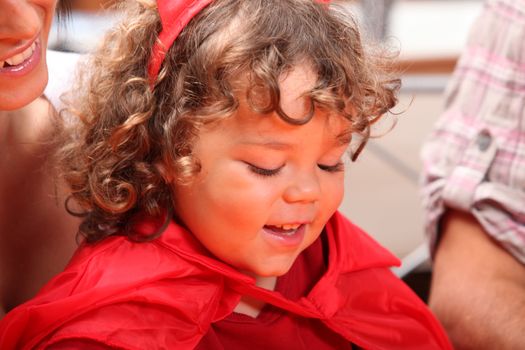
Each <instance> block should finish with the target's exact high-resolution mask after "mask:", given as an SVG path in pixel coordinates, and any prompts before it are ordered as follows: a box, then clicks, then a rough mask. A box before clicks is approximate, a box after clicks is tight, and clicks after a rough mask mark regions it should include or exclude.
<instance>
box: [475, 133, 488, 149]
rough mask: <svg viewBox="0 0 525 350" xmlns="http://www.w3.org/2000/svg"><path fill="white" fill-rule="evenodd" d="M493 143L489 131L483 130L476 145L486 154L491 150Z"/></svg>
mask: <svg viewBox="0 0 525 350" xmlns="http://www.w3.org/2000/svg"><path fill="white" fill-rule="evenodd" d="M491 142H492V136H490V134H489V132H488V131H487V130H483V131H482V132H480V133H479V135H478V137H477V139H476V144H477V145H478V148H479V150H480V151H482V152H484V151H486V150H487V148H489V146H490V144H491Z"/></svg>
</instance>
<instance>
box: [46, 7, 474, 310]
mask: <svg viewBox="0 0 525 350" xmlns="http://www.w3.org/2000/svg"><path fill="white" fill-rule="evenodd" d="M114 2H115V0H73V1H72V10H73V12H72V15H71V18H70V19H69V20H66V21H65V23H61V24H60V25H57V24H55V25H54V30H53V32H52V35H51V37H50V47H51V48H53V49H56V50H63V51H73V52H81V53H85V52H89V51H90V50H92V49H93V48H94V47H95V46H96V45H97V43H98V42H99V40H100V39H101V37H102V36H103V34H104V32H105V31H106V30H107V29H108V28H109V27H111V26H112V25H113V24H114V23H115V22H116V21H117V20H118V18H119V14H118V13H116V12H115V11H113V10H110V7H111V5H112V4H113V3H114ZM482 5H483V1H481V0H361V1H353V2H351V3H350V4H349V5H348V9H349V11H352V12H353V13H354V14H355V17H356V19H357V20H358V22H359V25H360V26H361V30H362V33H363V35H364V36H365V37H366V38H367V39H368V40H374V41H377V42H381V43H385V44H387V45H388V46H389V47H392V48H393V49H395V50H397V51H399V67H400V69H401V71H402V72H403V75H402V80H403V87H402V90H401V95H400V103H399V106H398V107H397V108H396V114H397V113H400V114H399V115H398V116H397V117H395V119H396V123H397V124H396V125H395V127H394V128H393V129H392V130H391V131H390V132H388V133H386V134H385V135H383V136H381V137H379V138H376V139H373V140H371V141H370V142H369V144H368V145H367V147H366V148H365V150H364V152H363V153H362V154H361V155H360V157H359V159H358V160H357V162H355V163H351V164H349V165H348V168H347V169H348V174H347V179H346V188H345V190H346V193H345V198H344V201H343V204H342V206H341V208H340V210H341V211H342V212H343V213H344V214H345V215H346V216H347V217H349V218H350V219H351V220H353V221H354V222H355V223H356V224H358V225H359V226H361V227H362V228H363V229H364V230H365V231H367V232H368V233H369V234H370V235H372V236H373V237H374V238H375V239H376V240H378V241H379V242H380V243H381V244H383V245H384V246H386V247H387V248H388V249H390V250H391V251H392V252H393V253H394V254H395V255H397V256H398V257H399V258H400V259H402V262H403V264H402V266H401V268H398V269H395V273H396V274H398V275H399V276H400V277H401V278H403V279H404V280H405V281H406V282H407V283H408V284H409V285H410V286H411V287H412V288H413V289H414V290H415V291H416V292H417V293H418V295H420V296H421V298H422V299H423V300H426V297H427V290H428V284H429V277H430V274H431V271H430V265H429V264H428V253H427V249H426V246H425V244H424V239H425V238H424V233H423V217H422V209H421V202H420V197H419V188H418V181H419V172H420V168H421V163H420V159H419V152H420V148H421V145H422V143H423V141H424V140H425V137H426V136H427V135H428V133H429V131H430V129H431V127H432V125H433V123H434V121H435V120H436V119H437V117H438V116H439V115H440V113H441V111H442V105H443V95H442V94H443V91H444V89H445V88H446V84H447V81H448V79H449V77H450V74H451V72H452V70H453V68H454V65H455V62H456V60H457V58H458V56H459V54H460V52H461V49H462V47H463V45H464V43H465V41H466V37H467V35H468V31H469V28H470V26H471V24H472V22H473V21H474V19H475V17H476V16H477V14H478V13H479V11H480V10H481V7H482ZM385 124H387V125H386V127H385V128H383V131H384V130H385V129H388V125H390V124H389V121H386V122H385ZM380 129H381V127H380Z"/></svg>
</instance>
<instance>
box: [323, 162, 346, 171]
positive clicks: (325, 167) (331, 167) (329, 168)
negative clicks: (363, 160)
mask: <svg viewBox="0 0 525 350" xmlns="http://www.w3.org/2000/svg"><path fill="white" fill-rule="evenodd" d="M317 166H318V167H319V169H321V170H324V171H327V172H329V173H338V172H340V171H343V170H345V165H344V163H343V162H339V163H337V164H336V165H322V164H318V165H317Z"/></svg>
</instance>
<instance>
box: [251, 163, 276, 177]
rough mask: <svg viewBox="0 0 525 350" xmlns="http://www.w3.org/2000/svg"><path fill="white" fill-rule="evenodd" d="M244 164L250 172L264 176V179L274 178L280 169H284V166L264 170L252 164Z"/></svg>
mask: <svg viewBox="0 0 525 350" xmlns="http://www.w3.org/2000/svg"><path fill="white" fill-rule="evenodd" d="M245 163H246V165H248V169H250V171H251V172H252V173H254V174H256V175H261V176H265V177H270V176H275V175H277V174H279V172H280V171H281V169H282V168H283V167H284V165H281V166H280V167H278V168H275V169H266V168H261V167H258V166H256V165H253V164H250V163H247V162H245Z"/></svg>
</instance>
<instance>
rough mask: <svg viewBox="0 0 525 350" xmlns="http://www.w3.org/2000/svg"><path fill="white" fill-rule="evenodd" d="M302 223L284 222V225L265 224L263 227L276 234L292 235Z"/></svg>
mask: <svg viewBox="0 0 525 350" xmlns="http://www.w3.org/2000/svg"><path fill="white" fill-rule="evenodd" d="M301 226H303V225H301V224H286V225H265V226H264V229H265V230H267V231H270V232H271V233H274V234H276V235H283V236H292V235H294V234H295V233H296V232H297V230H298V229H299V228H300V227H301Z"/></svg>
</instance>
